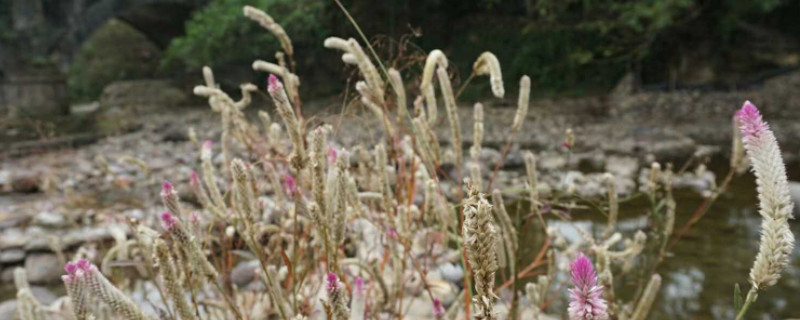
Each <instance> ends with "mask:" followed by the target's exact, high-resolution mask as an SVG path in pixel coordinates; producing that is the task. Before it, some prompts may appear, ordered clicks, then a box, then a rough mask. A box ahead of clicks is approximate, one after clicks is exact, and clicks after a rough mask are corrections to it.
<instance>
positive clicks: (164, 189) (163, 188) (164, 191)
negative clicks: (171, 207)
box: [161, 181, 175, 194]
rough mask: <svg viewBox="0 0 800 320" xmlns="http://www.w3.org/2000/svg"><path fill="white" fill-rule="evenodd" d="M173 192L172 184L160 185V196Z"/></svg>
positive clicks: (165, 182) (166, 182) (167, 182)
mask: <svg viewBox="0 0 800 320" xmlns="http://www.w3.org/2000/svg"><path fill="white" fill-rule="evenodd" d="M173 192H175V189H174V188H173V187H172V183H170V182H169V181H164V184H162V185H161V194H171V193H173Z"/></svg>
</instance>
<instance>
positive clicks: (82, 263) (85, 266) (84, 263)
mask: <svg viewBox="0 0 800 320" xmlns="http://www.w3.org/2000/svg"><path fill="white" fill-rule="evenodd" d="M75 265H76V266H77V267H78V269H81V270H83V271H89V269H91V267H92V263H91V262H89V260H86V259H80V260H78V262H77V263H76V264H75Z"/></svg>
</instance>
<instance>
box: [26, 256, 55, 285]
mask: <svg viewBox="0 0 800 320" xmlns="http://www.w3.org/2000/svg"><path fill="white" fill-rule="evenodd" d="M62 267H63V266H62V265H61V263H60V262H59V261H58V257H56V255H55V254H52V253H36V254H31V255H28V257H27V258H26V259H25V271H26V272H27V273H28V281H29V282H30V283H55V282H58V281H60V280H61V275H62V274H64V271H63V269H62Z"/></svg>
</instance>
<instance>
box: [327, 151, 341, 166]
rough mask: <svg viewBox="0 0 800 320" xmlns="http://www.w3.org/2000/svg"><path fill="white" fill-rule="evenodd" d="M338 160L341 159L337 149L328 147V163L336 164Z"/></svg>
mask: <svg viewBox="0 0 800 320" xmlns="http://www.w3.org/2000/svg"><path fill="white" fill-rule="evenodd" d="M337 159H339V153H338V152H337V151H336V148H333V147H328V163H329V164H330V163H334V162H336V160H337Z"/></svg>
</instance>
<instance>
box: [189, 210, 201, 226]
mask: <svg viewBox="0 0 800 320" xmlns="http://www.w3.org/2000/svg"><path fill="white" fill-rule="evenodd" d="M189 221H191V222H192V223H194V224H198V223H200V214H199V213H197V211H192V214H190V215H189Z"/></svg>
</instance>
